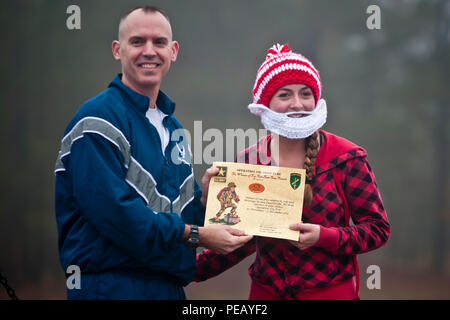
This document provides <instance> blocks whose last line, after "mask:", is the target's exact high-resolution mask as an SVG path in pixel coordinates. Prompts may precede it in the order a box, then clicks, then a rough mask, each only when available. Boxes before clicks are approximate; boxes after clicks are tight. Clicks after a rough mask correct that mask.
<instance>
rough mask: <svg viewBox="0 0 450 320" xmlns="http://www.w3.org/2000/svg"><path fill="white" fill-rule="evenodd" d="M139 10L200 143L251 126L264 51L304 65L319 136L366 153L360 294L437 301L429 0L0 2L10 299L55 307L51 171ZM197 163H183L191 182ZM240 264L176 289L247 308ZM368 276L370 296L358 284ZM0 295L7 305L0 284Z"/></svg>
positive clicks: (438, 133) (443, 288)
mask: <svg viewBox="0 0 450 320" xmlns="http://www.w3.org/2000/svg"><path fill="white" fill-rule="evenodd" d="M71 4H76V5H78V6H79V7H80V8H81V30H68V29H67V27H66V20H67V18H68V17H69V14H67V13H66V9H67V7H68V6H69V5H71ZM142 4H154V5H157V6H160V7H161V8H162V9H164V10H165V11H166V12H167V13H168V15H169V17H170V19H171V23H172V28H173V33H174V39H175V40H177V41H179V43H180V52H179V55H178V60H177V62H176V63H174V64H172V68H171V71H170V72H169V74H168V76H167V77H166V78H165V79H164V82H163V84H162V87H161V89H162V90H163V91H164V92H166V93H167V94H168V96H169V97H170V98H171V99H172V100H174V101H175V102H176V103H177V105H176V111H175V116H176V117H177V119H178V120H179V121H180V122H181V123H182V124H183V126H184V127H185V129H187V130H189V131H190V132H191V134H193V132H194V131H193V127H194V121H200V120H201V121H202V127H203V132H204V131H205V130H207V129H208V128H218V129H220V130H221V131H222V132H223V133H225V129H237V128H242V129H244V130H247V129H249V128H261V127H262V126H261V124H260V121H259V118H257V117H255V116H253V115H251V114H250V112H249V111H248V110H247V105H248V104H249V103H250V102H251V98H252V96H251V90H252V88H253V84H254V80H255V76H256V71H257V69H258V67H259V66H260V64H261V63H262V61H263V60H264V58H265V56H266V51H267V49H268V48H269V47H270V46H272V45H273V44H275V43H277V42H279V43H280V44H284V43H286V42H287V43H289V45H290V47H291V48H292V49H293V51H294V52H299V53H302V54H303V55H305V56H306V57H308V58H309V59H310V60H311V61H312V62H313V63H314V65H315V66H316V68H317V69H318V70H319V72H320V75H321V79H322V83H323V98H324V99H325V100H326V101H327V105H328V120H327V123H326V125H325V126H324V129H325V130H327V131H330V132H332V133H334V134H337V135H340V136H343V137H345V138H347V139H349V140H351V141H353V142H355V143H357V144H359V145H361V146H362V147H364V148H365V149H366V150H367V151H368V160H369V163H370V165H371V166H372V168H373V170H374V172H375V176H376V178H377V182H378V185H379V188H380V191H381V195H382V197H383V201H384V204H385V207H386V210H387V213H388V218H389V221H390V223H391V237H390V239H389V242H388V244H387V245H386V246H385V247H382V248H380V249H378V250H376V251H373V252H370V253H366V254H363V255H359V256H358V261H359V267H360V279H361V283H360V293H361V298H363V299H450V252H449V251H450V237H449V234H448V229H449V227H450V221H449V220H450V200H449V199H450V184H449V145H450V143H449V137H450V133H449V125H448V121H449V120H450V116H449V113H450V111H449V108H450V90H449V83H450V82H449V80H450V79H449V78H450V72H449V71H450V58H449V57H450V55H449V53H450V50H449V44H450V28H449V21H450V3H449V2H448V1H444V0H442V1H438V0H430V1H413V0H410V1H406V0H402V1H395V2H393V1H348V0H347V1H339V2H338V1H323V0H318V1H312V0H307V1H299V0H297V1H296V0H290V1H288V0H283V1H280V0H278V1H269V0H260V1H231V0H227V1H200V0H190V1H167V0H166V1H152V2H140V1H123V0H122V1H111V0H108V1H106V0H95V1H55V0H53V1H50V0H39V1H38V0H35V1H25V0H18V1H11V0H10V1H2V2H1V4H0V24H1V28H0V30H1V35H2V37H1V39H2V44H1V46H2V52H1V60H0V68H1V69H0V70H1V77H0V144H1V150H2V151H1V154H2V156H1V158H0V159H1V160H0V161H1V162H0V163H1V165H0V177H1V180H0V187H1V192H0V246H1V249H0V272H1V273H2V274H3V275H4V276H6V277H7V278H8V282H9V284H10V285H11V286H12V287H13V288H14V289H15V291H16V294H17V296H18V297H19V298H22V299H65V281H66V280H65V276H64V271H63V270H62V268H61V266H60V264H59V260H58V248H57V229H56V221H55V216H54V205H53V203H54V202H53V201H54V196H53V194H54V174H53V170H54V164H55V159H56V156H57V153H58V150H59V147H60V141H61V138H62V135H63V132H64V129H65V127H66V125H67V124H68V122H69V121H70V119H71V118H72V116H73V115H74V113H75V112H76V110H77V109H78V108H79V107H80V106H81V104H82V103H83V102H84V101H86V100H87V99H89V98H91V97H93V96H94V95H96V94H98V93H99V92H100V91H103V90H104V89H105V88H106V87H107V86H108V84H109V82H110V81H111V80H112V79H113V78H114V76H115V75H116V74H117V73H118V72H120V63H119V62H117V61H115V60H114V59H113V57H112V54H111V42H112V41H113V40H114V39H116V38H117V36H116V35H117V26H118V22H119V18H120V16H121V15H122V14H123V13H124V12H126V11H128V10H129V9H131V8H134V7H136V6H138V5H142ZM371 4H377V5H378V6H379V7H380V9H381V29H380V30H369V29H368V28H367V26H366V20H367V19H368V18H369V16H370V15H369V14H368V13H366V9H367V7H368V6H369V5H371ZM224 136H225V134H224ZM193 140H194V141H195V139H193ZM197 140H200V141H202V139H198V138H197ZM210 143H211V142H210V141H203V143H202V146H201V147H203V149H204V148H205V147H206V146H207V145H209V144H210ZM224 145H225V141H224ZM198 147H199V146H197V148H198ZM191 148H195V146H191ZM217 160H222V159H217ZM207 167H208V165H207V164H202V165H195V166H194V171H195V175H196V177H197V179H198V180H200V178H201V176H202V175H203V172H204V170H205V169H206V168H207ZM253 259H254V256H251V257H249V258H247V259H246V260H244V261H243V262H241V263H240V264H239V265H238V266H236V267H234V268H233V269H231V270H229V271H227V272H225V273H224V274H222V275H220V276H218V277H217V278H214V279H212V280H209V281H207V282H203V283H200V284H191V285H189V286H188V287H187V288H186V294H187V297H188V299H247V297H248V292H249V286H250V279H249V276H248V274H247V269H248V267H249V266H250V264H251V263H252V261H253ZM373 264H374V265H378V266H379V267H380V270H381V289H380V290H369V289H368V288H367V287H366V281H367V279H368V277H369V276H370V274H367V273H366V269H367V267H368V266H370V265H373ZM0 299H8V296H7V295H6V292H5V290H4V289H3V288H2V287H0Z"/></svg>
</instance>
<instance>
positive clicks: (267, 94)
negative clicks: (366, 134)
mask: <svg viewBox="0 0 450 320" xmlns="http://www.w3.org/2000/svg"><path fill="white" fill-rule="evenodd" d="M321 91H322V84H321V81H320V76H319V72H318V71H317V69H316V68H315V67H314V66H313V64H312V63H311V62H310V61H309V60H308V59H306V58H305V57H304V56H302V55H300V54H297V53H294V52H292V51H291V49H290V48H289V47H288V45H284V46H280V45H278V44H277V45H274V46H273V47H272V48H270V49H269V50H268V54H267V57H266V59H265V61H264V62H263V64H262V65H261V67H260V68H259V70H258V73H257V76H256V81H255V85H254V88H253V103H252V104H250V105H249V109H250V112H252V113H253V114H256V115H258V116H260V117H261V121H262V123H263V125H264V127H265V128H266V129H268V130H270V131H271V132H272V134H271V135H268V136H265V137H263V138H261V139H260V140H259V141H258V143H257V144H256V145H253V146H251V147H249V148H248V149H246V150H244V151H242V152H241V153H239V154H238V158H237V160H238V162H242V163H251V164H260V165H275V166H281V167H290V168H304V169H306V177H307V181H306V183H307V184H306V188H305V203H304V209H303V214H302V220H303V221H302V222H300V223H297V224H294V225H291V226H290V228H291V229H292V230H298V231H299V239H298V241H288V240H280V239H274V238H267V237H254V238H253V239H252V240H251V241H250V242H248V243H247V244H245V245H244V246H243V247H241V248H239V249H237V250H235V251H234V252H232V253H230V254H228V255H221V254H219V253H216V252H213V251H210V250H205V251H203V252H202V253H201V254H198V255H197V274H196V276H195V278H194V281H197V282H198V281H203V280H206V279H208V278H211V277H214V276H216V275H218V274H220V273H221V272H223V271H225V270H227V269H228V268H230V267H232V266H234V265H235V264H237V263H238V262H240V261H241V260H243V259H244V258H246V257H247V256H249V255H251V254H252V253H254V252H255V251H256V259H255V261H254V263H253V264H252V265H251V267H250V269H249V274H250V277H251V279H252V283H251V288H250V296H249V299H358V298H359V296H358V289H359V280H358V279H359V276H358V265H357V261H356V255H357V254H360V253H364V252H368V251H371V250H374V249H376V248H379V247H380V246H382V245H384V244H385V243H386V242H387V240H388V238H389V233H390V225H389V222H388V219H387V216H386V211H385V210H384V207H383V202H382V200H381V196H380V193H379V191H378V187H377V184H376V181H375V176H374V174H373V171H372V169H371V167H370V166H369V163H368V162H367V153H366V151H365V150H364V149H363V148H361V147H359V146H357V145H355V144H354V143H352V142H350V141H348V140H346V139H344V138H341V137H338V136H336V135H333V134H331V133H328V132H326V131H324V130H321V129H320V128H321V127H322V126H323V124H324V123H325V121H326V116H327V108H326V103H325V101H324V100H323V99H320V97H321ZM209 172H210V173H214V172H215V171H214V170H213V169H211V170H210V171H209ZM206 176H207V175H206ZM203 183H205V181H204V182H203ZM204 196H206V195H204ZM350 218H351V219H352V221H353V225H350Z"/></svg>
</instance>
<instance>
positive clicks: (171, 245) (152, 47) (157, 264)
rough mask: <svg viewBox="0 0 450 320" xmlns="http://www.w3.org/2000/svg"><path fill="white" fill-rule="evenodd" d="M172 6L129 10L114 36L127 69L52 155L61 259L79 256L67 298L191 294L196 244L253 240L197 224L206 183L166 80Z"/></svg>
mask: <svg viewBox="0 0 450 320" xmlns="http://www.w3.org/2000/svg"><path fill="white" fill-rule="evenodd" d="M178 49H179V45H178V43H177V42H176V41H173V40H172V31H171V26H170V22H169V20H168V18H167V15H166V14H165V13H164V12H163V11H162V10H161V9H159V8H156V7H152V6H144V7H139V8H136V9H133V10H131V11H130V12H128V13H127V14H125V15H124V16H123V17H122V19H121V21H120V24H119V40H116V41H114V42H113V44H112V50H113V55H114V58H115V59H116V60H120V62H121V65H122V73H121V74H119V75H117V76H116V77H115V78H114V80H113V81H112V82H111V83H110V85H109V87H108V88H107V89H106V90H105V91H103V92H102V93H100V94H99V95H97V96H95V97H94V98H92V99H90V100H88V101H87V102H86V103H84V104H83V106H82V107H81V108H80V109H79V110H78V112H77V113H76V115H75V116H74V118H73V119H72V120H71V122H70V123H69V125H68V127H67V129H66V131H65V133H64V137H63V139H62V143H61V149H60V151H59V154H58V157H57V160H56V168H55V175H56V185H55V210H56V220H57V225H58V237H59V238H58V244H59V253H60V261H61V264H62V267H63V269H64V270H66V269H67V267H68V266H70V265H77V266H78V267H79V268H80V270H81V279H80V280H81V288H79V289H78V288H74V289H67V297H68V299H185V298H186V297H185V294H184V290H183V286H185V285H187V284H188V283H189V282H190V280H191V278H192V277H193V275H194V274H195V248H196V247H197V246H198V245H201V246H203V247H207V248H210V249H213V250H216V251H218V252H221V253H229V252H231V251H233V250H234V249H236V248H238V247H240V246H241V245H243V244H244V243H245V242H247V241H248V240H250V238H251V236H246V235H244V233H243V232H242V231H239V230H236V229H232V228H230V227H226V226H210V227H198V225H202V223H203V218H204V210H205V207H204V206H205V202H206V200H205V199H206V192H207V187H208V185H209V180H210V179H211V176H212V175H214V174H215V173H216V172H217V171H216V170H214V169H208V170H207V172H206V173H205V175H204V177H203V179H202V189H203V191H204V192H203V197H202V190H201V188H200V187H199V185H198V184H197V182H196V181H195V178H194V174H193V171H192V164H191V159H190V151H189V146H188V145H187V141H186V137H185V136H184V135H183V131H182V127H181V125H180V123H179V122H178V121H177V120H176V119H175V117H174V116H173V112H174V109H175V103H173V102H172V101H171V100H170V99H169V98H168V97H167V96H166V95H165V94H164V93H163V92H162V91H160V85H161V81H162V79H163V77H164V76H165V75H166V74H167V72H168V71H169V68H170V65H171V62H174V61H175V60H176V57H177V53H178Z"/></svg>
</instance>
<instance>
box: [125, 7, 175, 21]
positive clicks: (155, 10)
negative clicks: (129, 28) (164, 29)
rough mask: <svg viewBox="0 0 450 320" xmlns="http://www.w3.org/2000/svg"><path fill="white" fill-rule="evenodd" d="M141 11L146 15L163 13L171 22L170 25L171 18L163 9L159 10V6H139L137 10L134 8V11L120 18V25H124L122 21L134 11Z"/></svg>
mask: <svg viewBox="0 0 450 320" xmlns="http://www.w3.org/2000/svg"><path fill="white" fill-rule="evenodd" d="M139 9H140V10H142V11H144V12H145V13H150V12H159V13H161V14H162V15H163V16H164V17H165V18H166V19H167V21H169V23H170V20H169V16H168V15H167V13H165V12H164V10H163V9H161V8H158V7H157V6H150V5H147V6H139V7H136V8H134V9H131V10H130V11H128V12H126V13H125V14H124V15H123V16H122V17H121V18H120V23H122V21H123V20H125V19H126V17H128V16H129V15H130V13H132V12H133V11H136V10H139Z"/></svg>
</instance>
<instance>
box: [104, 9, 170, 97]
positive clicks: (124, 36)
mask: <svg viewBox="0 0 450 320" xmlns="http://www.w3.org/2000/svg"><path fill="white" fill-rule="evenodd" d="M112 49H113V55H114V58H115V59H116V60H120V61H121V63H122V73H123V76H122V81H123V83H124V84H125V85H127V86H128V87H130V88H131V89H133V90H135V91H137V92H139V93H141V94H146V93H148V92H149V90H152V89H159V86H160V84H161V81H162V79H163V77H164V76H165V75H166V74H167V72H168V71H169V68H170V64H171V62H174V61H175V60H176V58H177V53H178V43H177V42H176V41H172V30H171V27H170V24H169V21H167V19H166V18H165V17H164V16H163V15H162V14H160V13H159V12H149V13H145V12H144V11H142V10H136V11H133V12H131V13H130V14H129V15H128V16H127V17H126V18H125V20H124V21H123V22H122V24H121V26H120V28H119V41H114V42H113V45H112Z"/></svg>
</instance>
